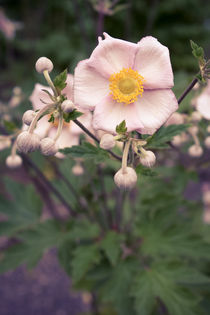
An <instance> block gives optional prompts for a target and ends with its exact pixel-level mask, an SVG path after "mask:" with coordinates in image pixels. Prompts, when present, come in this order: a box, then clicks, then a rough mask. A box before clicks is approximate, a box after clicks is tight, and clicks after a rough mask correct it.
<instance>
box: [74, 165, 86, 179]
mask: <svg viewBox="0 0 210 315" xmlns="http://www.w3.org/2000/svg"><path fill="white" fill-rule="evenodd" d="M72 173H73V174H74V175H76V176H80V175H82V174H84V168H83V167H82V165H81V164H79V163H77V164H75V165H74V166H73V167H72Z"/></svg>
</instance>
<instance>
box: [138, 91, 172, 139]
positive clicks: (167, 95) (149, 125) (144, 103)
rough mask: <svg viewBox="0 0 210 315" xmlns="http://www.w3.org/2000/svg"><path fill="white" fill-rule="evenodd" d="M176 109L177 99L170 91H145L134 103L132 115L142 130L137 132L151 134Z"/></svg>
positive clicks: (139, 129)
mask: <svg viewBox="0 0 210 315" xmlns="http://www.w3.org/2000/svg"><path fill="white" fill-rule="evenodd" d="M177 109H178V103H177V99H176V97H175V95H174V93H173V92H172V91H171V90H170V89H165V90H164V89H160V90H147V91H144V93H143V96H142V98H139V99H138V100H137V101H136V102H135V103H134V108H133V115H135V117H136V119H138V120H139V121H140V122H141V124H142V125H143V128H138V130H137V131H138V132H140V133H143V134H153V133H154V132H155V131H156V130H157V129H158V128H160V127H161V126H162V125H163V124H164V123H165V122H166V121H167V120H168V119H169V117H170V116H171V115H172V114H173V113H174V112H175V111H176V110H177Z"/></svg>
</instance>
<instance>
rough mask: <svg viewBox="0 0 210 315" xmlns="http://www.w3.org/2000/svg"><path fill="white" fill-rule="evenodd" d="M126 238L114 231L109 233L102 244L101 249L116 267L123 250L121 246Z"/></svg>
mask: <svg viewBox="0 0 210 315" xmlns="http://www.w3.org/2000/svg"><path fill="white" fill-rule="evenodd" d="M123 239H124V237H123V235H122V234H118V233H116V232H114V231H109V232H107V234H106V235H105V237H104V238H103V239H102V241H101V242H100V247H101V248H102V249H103V250H104V252H105V254H106V256H107V258H108V259H109V261H110V263H111V264H112V265H113V266H115V265H116V263H117V262H118V259H119V256H120V252H121V248H120V245H121V243H122V241H123Z"/></svg>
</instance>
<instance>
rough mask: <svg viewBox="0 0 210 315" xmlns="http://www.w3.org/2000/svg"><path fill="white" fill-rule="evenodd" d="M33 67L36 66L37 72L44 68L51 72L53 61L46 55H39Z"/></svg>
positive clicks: (42, 70)
mask: <svg viewBox="0 0 210 315" xmlns="http://www.w3.org/2000/svg"><path fill="white" fill-rule="evenodd" d="M35 68H36V71H37V72H39V73H42V72H44V71H45V70H47V71H48V72H51V71H52V69H53V63H52V61H51V60H50V59H48V58H46V57H41V58H39V59H38V60H37V62H36V65H35Z"/></svg>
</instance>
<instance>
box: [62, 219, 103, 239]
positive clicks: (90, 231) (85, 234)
mask: <svg viewBox="0 0 210 315" xmlns="http://www.w3.org/2000/svg"><path fill="white" fill-rule="evenodd" d="M68 235H69V239H71V240H75V241H78V240H83V239H84V240H89V239H94V238H97V237H99V235H100V227H99V225H98V224H97V223H94V222H90V221H88V220H86V219H83V220H80V221H79V222H74V223H73V226H72V227H70V229H69V232H68Z"/></svg>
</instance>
